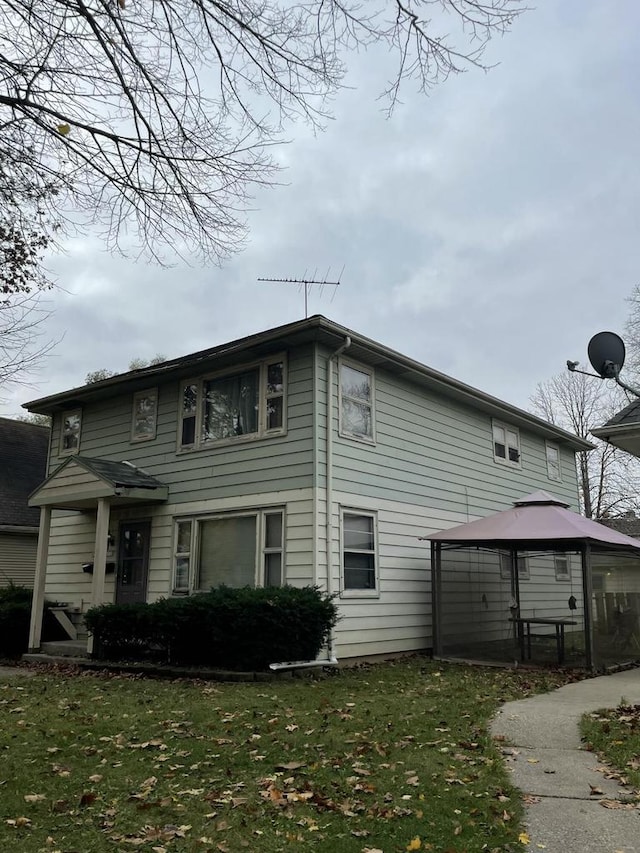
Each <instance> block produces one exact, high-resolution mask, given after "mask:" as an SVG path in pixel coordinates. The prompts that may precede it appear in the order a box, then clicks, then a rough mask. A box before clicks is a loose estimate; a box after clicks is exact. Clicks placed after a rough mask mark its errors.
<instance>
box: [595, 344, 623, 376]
mask: <svg viewBox="0 0 640 853" xmlns="http://www.w3.org/2000/svg"><path fill="white" fill-rule="evenodd" d="M587 352H588V354H589V361H590V362H591V366H592V367H593V369H594V370H595V372H596V373H597V374H598V376H601V377H602V379H616V378H617V376H618V373H619V372H620V371H621V370H622V365H623V364H624V357H625V348H624V341H623V340H622V338H621V337H620V335H616V333H615V332H598V334H597V335H594V336H593V337H592V338H591V340H590V341H589V346H588V347H587Z"/></svg>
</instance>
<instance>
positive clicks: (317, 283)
mask: <svg viewBox="0 0 640 853" xmlns="http://www.w3.org/2000/svg"><path fill="white" fill-rule="evenodd" d="M330 272H331V268H329V269H328V270H327V274H326V275H325V277H324V278H323V279H319V278H317V277H316V276H317V274H316V273H314V274H313V276H312V277H311V278H307V274H306V273H305V274H304V276H303V278H259V279H258V281H271V282H277V283H278V284H297V285H298V287H300V288H304V317H305V320H306V319H307V317H308V316H309V288H310V287H320V288H321V292H322V288H323V287H333V288H334V290H333V296H335V292H336V291H335V289H336V288H337V287H339V286H340V279H341V278H342V274H343V273H344V266H343V267H342V271H341V272H340V276H339V277H338V280H337V281H329V274H330ZM333 296H332V297H331V301H332V302H333Z"/></svg>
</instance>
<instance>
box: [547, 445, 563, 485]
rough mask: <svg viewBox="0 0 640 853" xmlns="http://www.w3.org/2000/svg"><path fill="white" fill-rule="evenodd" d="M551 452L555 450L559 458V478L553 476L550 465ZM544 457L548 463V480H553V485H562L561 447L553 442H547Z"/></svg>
mask: <svg viewBox="0 0 640 853" xmlns="http://www.w3.org/2000/svg"><path fill="white" fill-rule="evenodd" d="M549 450H555V452H556V454H557V456H558V462H557V465H558V476H557V477H552V476H551V466H550V464H549ZM544 455H545V460H546V463H547V478H548V479H549V480H551V481H552V482H553V483H561V482H562V457H561V455H560V445H559V444H556V443H555V442H553V441H545V443H544Z"/></svg>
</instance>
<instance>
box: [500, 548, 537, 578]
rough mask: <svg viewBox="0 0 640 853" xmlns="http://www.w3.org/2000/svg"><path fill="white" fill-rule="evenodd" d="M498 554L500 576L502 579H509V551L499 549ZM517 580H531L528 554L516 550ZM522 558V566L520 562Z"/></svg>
mask: <svg viewBox="0 0 640 853" xmlns="http://www.w3.org/2000/svg"><path fill="white" fill-rule="evenodd" d="M498 553H499V555H500V577H501V578H502V580H504V581H510V580H511V551H499V552H498ZM517 559H518V581H528V580H531V573H530V571H529V555H528V553H527V552H526V551H518V555H517ZM520 560H522V566H521V564H520Z"/></svg>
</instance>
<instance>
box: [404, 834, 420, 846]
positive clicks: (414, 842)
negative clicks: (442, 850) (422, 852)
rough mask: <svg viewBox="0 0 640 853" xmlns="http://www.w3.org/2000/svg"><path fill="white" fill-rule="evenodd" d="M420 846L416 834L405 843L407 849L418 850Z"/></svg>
mask: <svg viewBox="0 0 640 853" xmlns="http://www.w3.org/2000/svg"><path fill="white" fill-rule="evenodd" d="M421 847H422V841H421V840H420V837H419V836H418V835H416V837H415V838H412V839H411V841H410V842H409V843H408V844H407V847H406V849H407V850H419V849H420V848H421Z"/></svg>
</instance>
